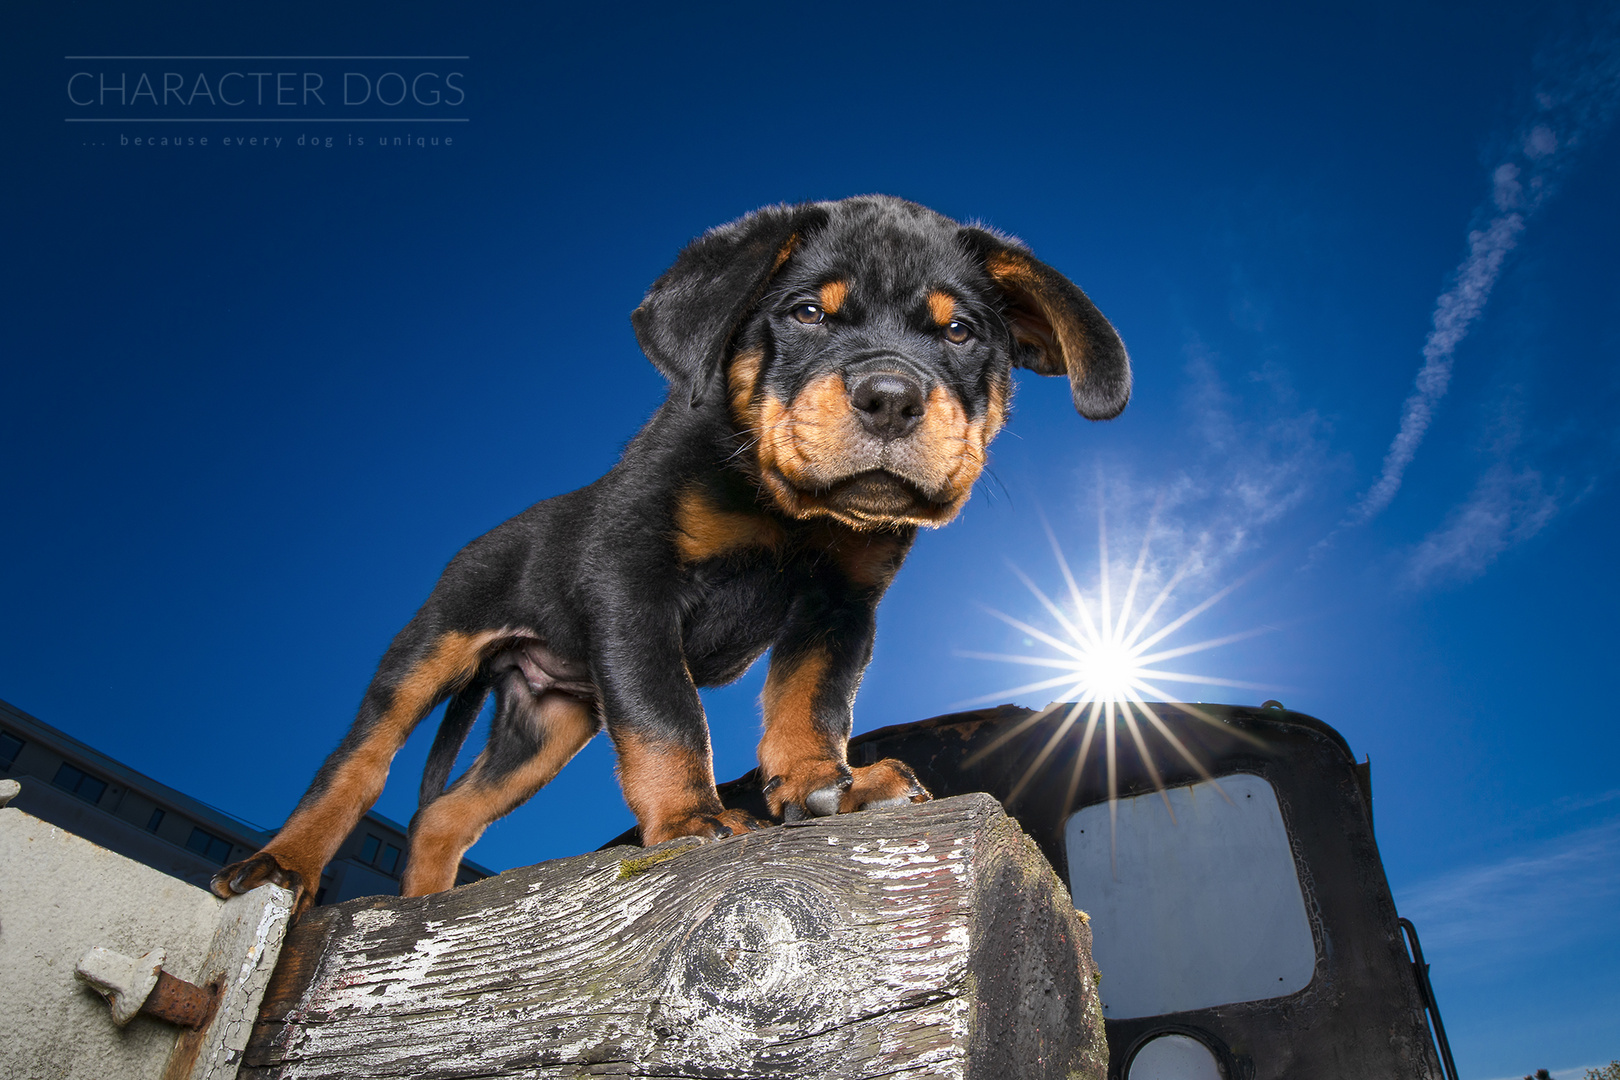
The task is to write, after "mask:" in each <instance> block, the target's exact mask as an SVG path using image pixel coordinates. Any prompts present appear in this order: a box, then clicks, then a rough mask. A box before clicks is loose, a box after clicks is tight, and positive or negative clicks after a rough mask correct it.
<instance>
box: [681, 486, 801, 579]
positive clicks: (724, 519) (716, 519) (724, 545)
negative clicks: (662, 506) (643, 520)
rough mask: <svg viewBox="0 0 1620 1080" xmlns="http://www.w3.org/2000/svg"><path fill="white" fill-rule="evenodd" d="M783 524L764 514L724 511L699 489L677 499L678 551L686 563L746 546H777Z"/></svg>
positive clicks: (690, 490) (724, 553)
mask: <svg viewBox="0 0 1620 1080" xmlns="http://www.w3.org/2000/svg"><path fill="white" fill-rule="evenodd" d="M782 540H783V533H782V526H780V525H778V524H777V523H776V522H774V521H772V520H771V519H770V518H767V517H765V516H764V515H761V514H750V513H747V512H744V511H737V510H722V509H720V508H719V507H717V506H716V505H715V504H714V502H713V500H712V499H710V498H709V496H708V495H706V494H704V492H703V491H702V490H701V489H699V488H688V489H687V490H685V491H683V492H681V494H680V496H679V497H678V498H677V499H676V502H675V550H676V551H677V552H678V553H679V555H680V558H681V561H682V562H684V563H695V562H702V561H703V560H704V559H713V558H717V557H719V556H721V555H727V554H730V553H732V552H736V551H741V550H744V549H746V548H752V547H763V548H774V547H777V546H778V545H780V544H781V543H782Z"/></svg>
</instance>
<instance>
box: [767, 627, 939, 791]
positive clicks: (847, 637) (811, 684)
mask: <svg viewBox="0 0 1620 1080" xmlns="http://www.w3.org/2000/svg"><path fill="white" fill-rule="evenodd" d="M822 600H823V602H820V603H816V602H808V601H807V602H804V603H801V604H800V606H799V608H798V610H797V611H796V612H795V615H794V619H793V621H792V624H791V625H790V627H789V629H788V632H787V633H786V634H784V635H783V637H782V639H781V640H779V641H778V642H777V643H776V646H775V647H774V648H773V649H772V650H771V670H770V674H769V675H768V676H766V679H765V693H764V694H763V695H762V698H761V700H762V703H763V704H764V707H765V737H764V738H763V739H761V740H760V743H759V763H760V768H761V773H762V775H763V776H764V778H765V789H764V790H765V798H766V802H767V803H768V805H769V806H770V808H771V813H773V814H776V815H777V816H779V817H781V818H783V819H784V820H786V821H796V820H799V819H802V818H804V817H806V816H812V815H813V816H817V817H822V816H826V815H828V814H837V813H848V812H850V811H852V810H865V809H872V808H876V807H881V806H898V805H901V804H903V803H907V802H924V801H926V800H927V799H928V791H927V789H925V788H924V787H923V785H922V783H921V782H920V781H918V779H917V776H916V774H915V773H913V772H912V771H911V769H910V767H909V766H907V765H906V764H905V763H904V762H901V761H898V760H896V759H894V758H885V759H884V760H882V761H879V762H877V763H875V764H872V765H867V766H865V767H863V768H856V769H852V768H850V766H849V763H848V757H847V751H848V746H849V734H850V730H851V727H852V724H853V722H854V717H853V712H852V710H853V706H854V700H855V691H856V689H857V688H858V687H859V686H860V682H861V674H862V673H863V672H864V671H865V670H866V665H867V662H868V661H870V660H871V658H872V634H873V616H874V608H875V607H876V598H875V597H863V596H860V595H854V596H848V597H842V598H838V597H834V598H831V599H830V602H829V599H828V598H822ZM840 600H842V602H839V601H840Z"/></svg>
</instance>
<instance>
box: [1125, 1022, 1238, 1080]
mask: <svg viewBox="0 0 1620 1080" xmlns="http://www.w3.org/2000/svg"><path fill="white" fill-rule="evenodd" d="M1125 1080H1226V1070H1225V1069H1223V1068H1221V1063H1220V1059H1219V1058H1217V1057H1216V1056H1215V1052H1214V1051H1213V1050H1211V1049H1210V1048H1209V1047H1208V1046H1206V1045H1204V1043H1203V1042H1202V1041H1201V1040H1199V1039H1195V1038H1193V1037H1192V1036H1191V1035H1180V1034H1177V1033H1175V1032H1166V1033H1165V1034H1163V1035H1159V1036H1156V1037H1155V1038H1152V1039H1149V1040H1148V1041H1147V1042H1145V1043H1143V1044H1142V1045H1141V1047H1140V1048H1139V1049H1138V1050H1137V1051H1136V1053H1135V1054H1134V1055H1133V1056H1132V1057H1131V1063H1130V1065H1129V1066H1128V1067H1127V1068H1126V1070H1125Z"/></svg>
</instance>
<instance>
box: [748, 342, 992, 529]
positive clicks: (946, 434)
mask: <svg viewBox="0 0 1620 1080" xmlns="http://www.w3.org/2000/svg"><path fill="white" fill-rule="evenodd" d="M1005 415H1006V384H1005V382H1002V383H1001V384H999V386H992V388H991V395H990V407H989V409H988V410H987V412H986V413H985V415H983V416H981V417H978V418H977V419H974V420H969V419H968V417H967V413H966V411H965V409H964V408H963V406H962V403H961V402H960V401H959V400H958V399H957V397H956V395H954V394H952V393H951V392H950V391H948V390H946V389H945V387H943V386H936V387H934V389H933V390H932V391H930V393H929V395H928V398H927V400H926V403H925V407H924V412H923V417H922V421H921V423H919V424H918V425H917V427H916V429H915V430H914V431H912V432H911V434H909V435H907V436H905V437H903V438H899V439H895V440H892V441H887V442H886V441H884V440H882V439H879V438H876V437H875V436H873V435H872V434H871V433H870V432H868V431H867V430H866V427H865V425H863V424H862V422H861V419H860V417H859V416H858V415H857V413H856V411H855V409H854V407H853V406H852V405H851V404H850V401H849V393H848V391H847V389H846V388H845V385H844V380H843V377H842V376H841V375H839V374H837V373H836V372H835V373H831V374H828V375H823V376H821V377H819V378H817V379H814V380H812V381H811V382H810V383H809V384H808V385H806V386H805V387H804V388H803V389H802V390H800V391H799V393H798V395H797V396H795V397H794V399H793V401H792V403H791V404H789V405H783V404H782V403H781V402H780V401H778V400H776V399H775V398H774V397H772V396H771V395H769V394H766V395H765V397H764V399H763V401H762V402H761V403H760V406H759V410H758V422H757V428H756V430H757V431H758V433H759V445H758V448H757V457H758V461H759V466H760V473H761V478H762V480H763V482H764V486H765V488H766V490H767V491H769V492H770V494H771V496H772V498H773V499H775V501H776V503H777V505H779V506H780V507H781V508H782V510H783V511H784V512H785V513H787V514H788V515H789V516H791V517H795V518H801V519H804V518H814V517H830V518H833V519H834V520H836V521H839V522H842V523H843V524H845V525H849V526H851V527H853V528H857V529H881V528H891V527H894V526H897V525H926V526H938V525H943V524H945V523H946V522H948V521H950V520H951V518H953V517H955V516H956V513H957V511H959V510H960V509H961V507H962V504H963V503H965V502H966V501H967V498H968V495H969V494H970V493H971V492H972V489H973V484H974V482H975V481H977V480H978V478H979V474H980V473H981V472H982V471H983V469H984V464H985V459H986V447H987V446H988V444H989V442H990V440H991V439H992V438H994V437H995V434H996V432H997V431H999V430H1000V428H1001V425H1002V423H1003V421H1004V419H1005Z"/></svg>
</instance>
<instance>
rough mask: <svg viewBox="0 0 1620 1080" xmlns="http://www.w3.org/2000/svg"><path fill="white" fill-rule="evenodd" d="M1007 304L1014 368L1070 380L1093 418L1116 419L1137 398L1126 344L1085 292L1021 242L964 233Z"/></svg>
mask: <svg viewBox="0 0 1620 1080" xmlns="http://www.w3.org/2000/svg"><path fill="white" fill-rule="evenodd" d="M962 240H963V242H964V243H965V244H966V245H967V246H968V249H969V250H971V251H973V252H974V253H975V254H977V255H978V257H979V258H980V259H981V260H983V263H984V268H985V271H986V272H987V273H988V274H989V275H990V278H991V280H993V281H994V282H995V283H996V285H997V287H999V288H1000V289H1001V293H1002V296H1003V297H1004V299H1005V301H1006V309H1005V311H1004V312H1003V314H1004V315H1005V316H1006V318H1007V324H1008V326H1009V327H1010V328H1011V329H1012V334H1013V349H1014V353H1013V363H1014V364H1016V365H1017V366H1019V367H1025V368H1029V369H1030V370H1031V371H1036V372H1039V373H1040V374H1042V375H1068V377H1069V389H1070V392H1071V393H1072V394H1073V396H1074V407H1075V408H1076V409H1077V410H1079V413H1080V415H1081V416H1084V417H1085V418H1086V419H1088V420H1112V419H1113V418H1114V417H1116V416H1118V415H1119V414H1120V413H1121V412H1123V411H1124V409H1125V403H1126V402H1128V401H1130V399H1131V360H1130V357H1129V356H1128V355H1126V352H1125V343H1124V342H1123V341H1121V340H1120V338H1119V334H1118V332H1116V331H1115V330H1114V327H1113V325H1112V324H1111V323H1109V321H1108V320H1107V319H1105V318H1103V313H1102V312H1100V311H1098V310H1097V306H1096V305H1095V304H1093V303H1092V302H1091V301H1090V300H1089V299H1088V298H1087V297H1086V294H1085V293H1083V292H1081V291H1080V287H1079V286H1078V285H1076V284H1075V283H1074V282H1072V281H1070V280H1069V279H1068V278H1066V277H1064V276H1063V275H1062V274H1060V273H1058V272H1057V271H1056V270H1054V269H1052V268H1051V267H1050V266H1047V265H1046V264H1045V263H1043V262H1041V261H1040V260H1039V259H1037V258H1035V256H1033V255H1031V254H1030V253H1029V252H1028V251H1027V250H1025V249H1024V247H1023V246H1022V245H1020V244H1018V243H1017V242H1015V241H1010V240H1007V239H1004V238H1003V237H1000V236H997V235H996V234H995V233H992V232H990V231H988V230H986V229H979V228H973V227H971V226H969V227H966V228H964V229H963V230H962Z"/></svg>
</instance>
